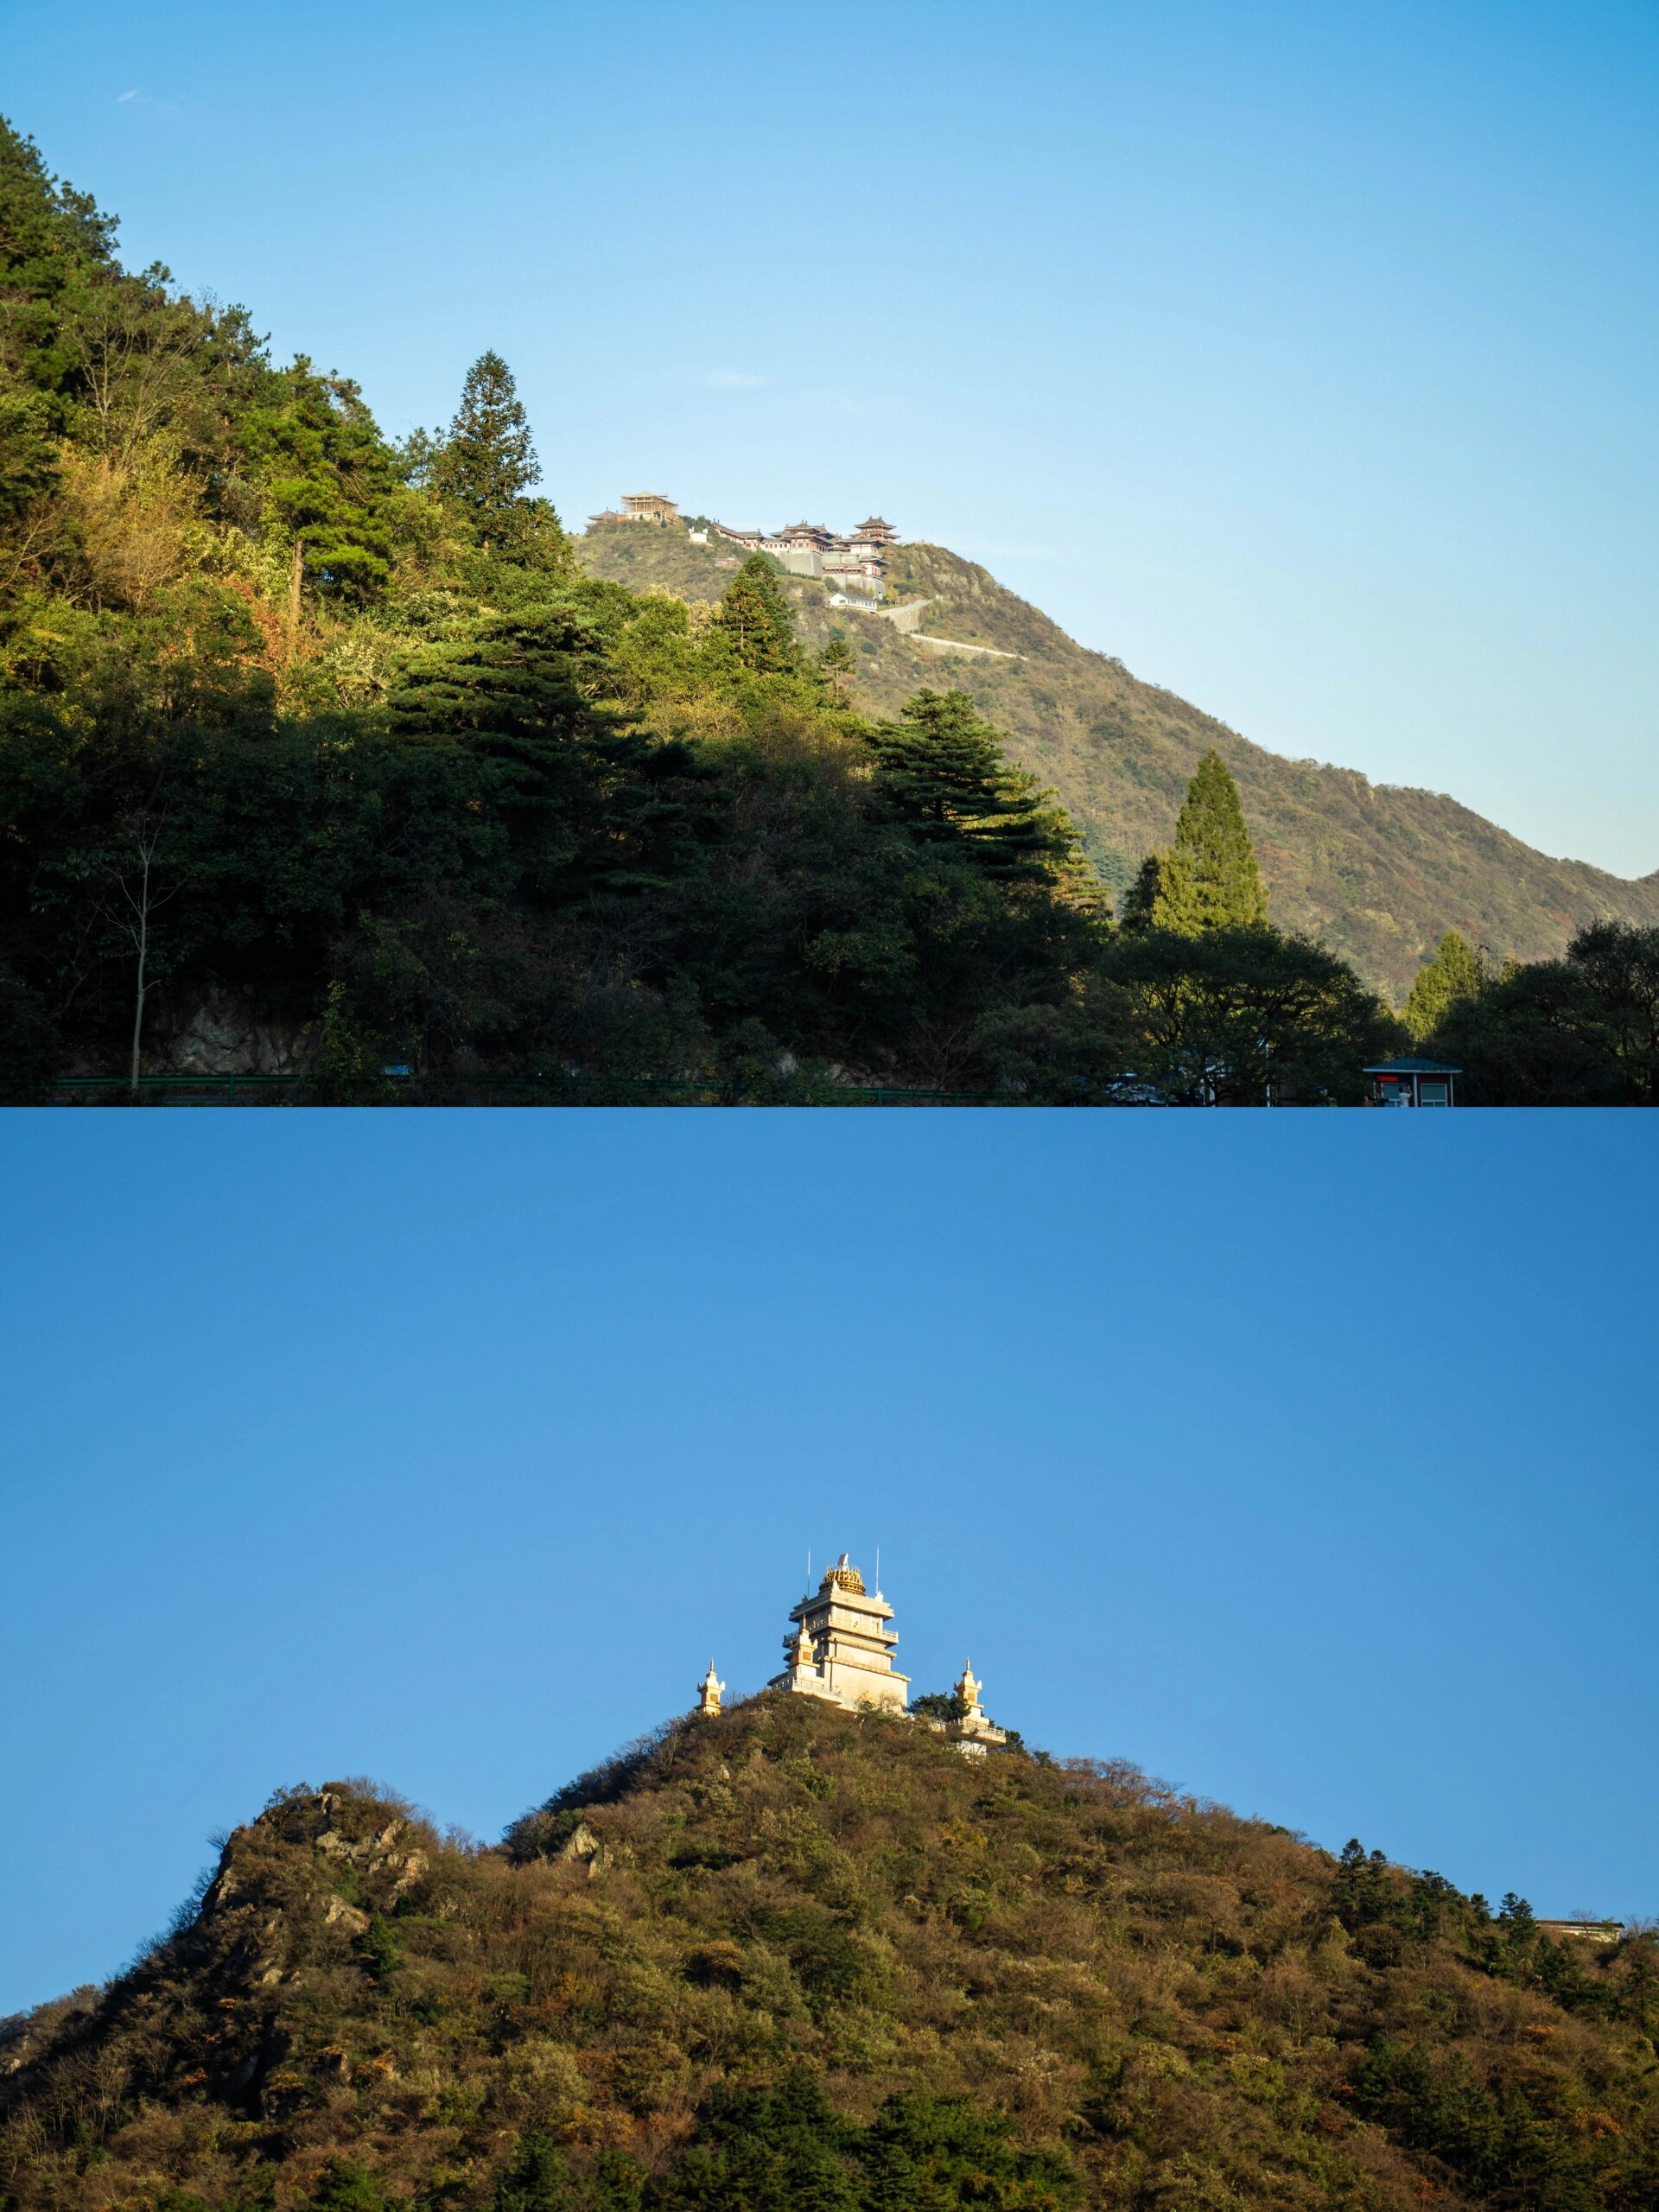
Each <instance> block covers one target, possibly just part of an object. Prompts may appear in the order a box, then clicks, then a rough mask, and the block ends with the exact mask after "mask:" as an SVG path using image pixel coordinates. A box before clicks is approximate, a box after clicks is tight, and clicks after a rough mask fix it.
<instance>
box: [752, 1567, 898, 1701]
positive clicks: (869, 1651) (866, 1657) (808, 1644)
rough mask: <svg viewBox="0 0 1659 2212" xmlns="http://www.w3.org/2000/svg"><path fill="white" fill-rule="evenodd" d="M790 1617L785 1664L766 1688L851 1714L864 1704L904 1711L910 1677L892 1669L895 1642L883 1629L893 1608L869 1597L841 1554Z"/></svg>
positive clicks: (891, 1632) (890, 1631) (876, 1597)
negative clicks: (842, 1708) (826, 1702)
mask: <svg viewBox="0 0 1659 2212" xmlns="http://www.w3.org/2000/svg"><path fill="white" fill-rule="evenodd" d="M789 1618H791V1620H792V1621H793V1622H795V1624H796V1632H795V1634H794V1635H793V1636H786V1637H785V1638H784V1655H785V1658H786V1659H787V1660H788V1662H789V1663H788V1665H787V1666H786V1667H785V1669H784V1671H783V1673H782V1674H781V1675H774V1676H773V1677H772V1681H771V1682H770V1683H769V1684H768V1685H767V1687H768V1688H771V1689H775V1690H794V1691H796V1692H798V1694H800V1695H802V1696H804V1697H822V1698H828V1699H829V1701H830V1702H831V1703H832V1704H834V1705H844V1706H848V1707H850V1708H851V1709H852V1710H853V1711H854V1712H856V1711H857V1710H858V1708H859V1707H861V1706H866V1705H873V1706H878V1707H882V1708H884V1709H885V1710H887V1711H888V1712H892V1713H903V1712H904V1711H905V1709H906V1705H907V1704H908V1702H909V1696H910V1677H909V1675H900V1674H896V1673H895V1672H894V1670H893V1649H894V1647H895V1646H896V1645H897V1643H898V1642H899V1638H898V1636H897V1634H896V1633H895V1631H894V1630H893V1629H892V1628H890V1627H889V1626H888V1623H889V1622H890V1621H891V1620H892V1618H893V1607H892V1606H891V1605H888V1603H887V1599H885V1598H884V1597H883V1596H882V1595H881V1592H880V1591H879V1590H878V1591H876V1592H874V1595H872V1594H871V1592H868V1591H867V1590H866V1589H865V1587H864V1578H863V1576H862V1575H861V1573H859V1571H858V1569H857V1568H856V1567H851V1566H849V1564H848V1560H847V1554H846V1553H845V1552H842V1555H841V1557H840V1558H839V1559H838V1560H836V1564H835V1565H834V1566H833V1567H831V1568H830V1570H829V1573H828V1574H826V1575H825V1576H824V1578H823V1581H822V1582H821V1583H820V1584H819V1585H818V1587H817V1592H816V1593H815V1594H813V1595H812V1596H810V1597H806V1598H803V1599H801V1602H800V1604H799V1605H797V1606H796V1607H795V1608H794V1610H793V1611H791V1614H790V1617H789Z"/></svg>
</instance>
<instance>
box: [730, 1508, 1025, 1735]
mask: <svg viewBox="0 0 1659 2212" xmlns="http://www.w3.org/2000/svg"><path fill="white" fill-rule="evenodd" d="M789 1618H790V1619H791V1622H792V1623H793V1624H794V1627H793V1630H792V1632H791V1634H790V1635H788V1636H786V1637H785V1638H784V1658H785V1667H784V1671H783V1673H782V1674H781V1675H773V1676H772V1680H771V1681H769V1682H768V1683H767V1684H766V1688H768V1689H772V1690H788V1691H790V1692H791V1693H792V1694H794V1695H796V1696H798V1697H817V1698H823V1700H825V1701H826V1702H827V1703H828V1704H830V1705H840V1706H844V1707H847V1709H848V1710H849V1712H852V1713H867V1712H877V1713H899V1714H903V1715H904V1716H905V1717H906V1719H925V1722H926V1725H927V1726H929V1727H930V1728H931V1729H933V1730H935V1731H936V1732H938V1734H939V1735H942V1736H944V1737H945V1738H947V1739H948V1740H949V1741H950V1743H952V1744H954V1745H956V1747H957V1750H958V1751H962V1752H964V1753H965V1754H966V1755H967V1756H968V1757H969V1758H983V1757H984V1756H985V1754H986V1752H987V1751H995V1750H997V1749H998V1748H1000V1747H1001V1745H1004V1744H1006V1743H1007V1740H1008V1738H1007V1732H1006V1731H1005V1730H1003V1729H1001V1728H998V1727H997V1726H995V1724H994V1723H993V1722H992V1720H991V1719H990V1718H989V1716H988V1714H987V1713H986V1712H985V1711H984V1709H983V1707H982V1706H981V1704H980V1701H979V1694H980V1691H981V1689H982V1688H983V1684H982V1683H981V1682H980V1681H978V1680H977V1679H976V1675H975V1674H974V1670H973V1669H972V1667H971V1666H964V1667H963V1670H962V1673H961V1675H960V1676H959V1677H958V1679H957V1681H956V1683H955V1684H954V1685H953V1688H952V1699H953V1700H954V1707H955V1709H954V1710H953V1711H950V1712H946V1713H938V1712H937V1711H936V1712H926V1713H918V1714H913V1715H912V1713H911V1711H910V1677H909V1675H901V1674H899V1672H898V1671H897V1669H895V1668H894V1666H893V1651H894V1649H895V1648H896V1646H897V1644H898V1642H899V1637H898V1633H897V1631H896V1630H894V1629H893V1626H892V1621H893V1607H892V1606H891V1605H888V1603H887V1599H885V1598H884V1597H883V1596H882V1595H881V1592H880V1591H879V1590H876V1591H874V1592H872V1591H868V1590H867V1589H866V1588H865V1587H864V1578H863V1576H862V1575H861V1573H859V1571H858V1569H857V1568H856V1567H854V1566H853V1565H852V1564H851V1563H850V1561H849V1559H848V1557H847V1554H846V1553H845V1552H842V1555H841V1557H840V1558H839V1559H838V1560H836V1563H835V1565H834V1566H833V1567H831V1568H830V1569H829V1573H827V1574H826V1575H825V1576H824V1578H823V1581H822V1582H820V1583H819V1585H818V1586H817V1590H816V1591H813V1592H809V1593H808V1595H807V1596H805V1597H804V1598H803V1599H801V1601H800V1603H799V1604H798V1605H795V1606H794V1607H792V1608H791V1611H790V1616H789ZM725 1688H726V1685H725V1683H724V1682H722V1681H720V1680H719V1679H718V1677H717V1676H716V1675H715V1662H714V1661H713V1660H712V1659H711V1660H710V1661H709V1672H708V1674H707V1675H705V1676H704V1677H703V1679H702V1681H701V1682H699V1684H698V1685H697V1711H698V1712H699V1713H702V1714H706V1715H708V1716H709V1717H710V1718H712V1717H713V1716H714V1715H715V1714H716V1713H719V1711H720V1709H721V1706H720V1700H721V1693H722V1692H723V1691H724V1689H725ZM943 1702H944V1700H933V1703H934V1705H935V1706H936V1707H938V1706H939V1705H941V1704H943Z"/></svg>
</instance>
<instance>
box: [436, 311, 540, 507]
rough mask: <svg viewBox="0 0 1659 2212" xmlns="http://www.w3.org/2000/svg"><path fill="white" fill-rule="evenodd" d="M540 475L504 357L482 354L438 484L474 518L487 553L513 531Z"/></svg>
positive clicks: (470, 373) (440, 462) (439, 466)
mask: <svg viewBox="0 0 1659 2212" xmlns="http://www.w3.org/2000/svg"><path fill="white" fill-rule="evenodd" d="M541 473H542V469H541V463H540V462H539V461H537V458H536V448H535V447H534V446H533V445H532V444H531V437H530V424H529V423H528V422H527V421H526V420H525V417H524V408H523V406H522V405H521V404H519V399H518V386H517V385H515V384H514V382H513V380H512V370H511V369H510V368H509V367H508V366H507V365H506V363H505V361H504V360H503V359H501V356H500V355H499V353H480V355H479V357H478V359H477V360H475V361H474V363H473V365H472V367H471V368H470V369H468V370H467V381H466V384H465V385H463V386H462V388H461V405H460V406H459V407H458V408H457V409H456V410H455V419H454V422H453V423H451V424H450V425H449V435H448V441H447V442H446V443H445V445H444V447H443V450H442V453H441V454H439V455H438V457H437V460H436V462H435V466H434V467H433V471H432V474H433V480H434V481H435V484H436V485H437V487H438V489H439V490H440V491H441V492H442V493H444V494H445V496H446V497H447V498H448V499H453V500H454V502H455V503H456V505H458V506H461V507H463V508H464V509H465V510H466V511H467V513H468V514H469V515H470V516H471V517H472V518H473V520H474V523H475V524H476V525H477V527H478V531H479V534H480V537H482V538H483V540H484V543H485V545H486V547H487V546H488V545H489V544H490V543H491V542H492V539H495V540H497V541H499V539H500V537H501V536H502V534H503V531H504V529H505V528H507V527H510V525H511V524H512V520H513V518H514V517H515V511H516V510H517V508H518V503H519V502H520V500H521V499H523V497H524V493H526V492H527V491H528V490H529V488H530V486H531V485H532V484H534V483H536V482H537V480H538V479H539V478H540V476H541Z"/></svg>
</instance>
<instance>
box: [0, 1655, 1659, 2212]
mask: <svg viewBox="0 0 1659 2212" xmlns="http://www.w3.org/2000/svg"><path fill="white" fill-rule="evenodd" d="M1656 2035H1659V1948H1656V1942H1655V1938H1654V1937H1653V1936H1652V1935H1651V1934H1642V1933H1634V1932H1632V1933H1631V1934H1630V1935H1628V1936H1626V1937H1625V1938H1624V1940H1623V1941H1621V1942H1618V1943H1616V1944H1614V1945H1611V1946H1608V1947H1605V1948H1602V1947H1599V1946H1595V1945H1591V1944H1587V1943H1584V1942H1577V1941H1574V1940H1573V1939H1570V1938H1569V1939H1566V1940H1564V1941H1562V1942H1551V1941H1549V1940H1548V1938H1547V1937H1546V1936H1543V1935H1542V1934H1541V1931H1540V1930H1539V1929H1538V1928H1537V1927H1536V1925H1535V1923H1534V1921H1533V1919H1532V1916H1531V1914H1530V1912H1529V1909H1528V1907H1527V1906H1526V1904H1524V1903H1523V1902H1522V1900H1520V1899H1518V1898H1515V1897H1509V1898H1506V1899H1505V1900H1504V1902H1503V1906H1502V1907H1501V1908H1500V1909H1499V1910H1497V1912H1496V1913H1495V1912H1494V1911H1493V1910H1492V1909H1491V1906H1489V1905H1488V1904H1487V1903H1486V1902H1485V1901H1484V1899H1481V1898H1479V1897H1464V1896H1461V1895H1459V1893H1458V1891H1456V1890H1455V1889H1454V1888H1453V1887H1452V1885H1451V1884H1450V1883H1449V1882H1446V1880H1444V1879H1442V1878H1440V1876H1438V1875H1435V1874H1433V1873H1422V1872H1419V1873H1414V1872H1409V1871H1408V1870H1406V1869H1403V1868H1401V1867H1398V1866H1392V1865H1390V1864H1389V1863H1388V1862H1387V1860H1386V1859H1385V1858H1384V1856H1383V1853H1381V1852H1380V1851H1372V1852H1370V1853H1367V1852H1365V1851H1364V1850H1363V1849H1362V1848H1361V1847H1359V1846H1358V1845H1357V1844H1355V1845H1351V1846H1350V1847H1348V1848H1347V1849H1346V1850H1344V1852H1343V1853H1342V1854H1341V1856H1340V1857H1339V1858H1333V1857H1332V1856H1331V1855H1329V1854H1327V1853H1325V1852H1322V1851H1319V1850H1317V1849H1314V1848H1313V1847H1310V1846H1309V1845H1308V1844H1306V1842H1304V1841H1303V1840H1300V1838H1298V1837H1296V1836H1294V1835H1292V1834H1287V1832H1286V1831H1285V1830H1284V1829H1282V1828H1277V1827H1272V1826H1270V1825H1268V1824H1267V1823H1265V1822H1263V1821H1255V1820H1243V1819H1240V1818H1238V1817H1236V1815H1233V1814H1231V1813H1230V1812H1227V1811H1225V1810H1224V1809H1223V1808H1218V1807H1216V1806H1213V1805H1207V1804H1203V1803H1200V1802H1194V1801H1193V1800H1192V1799H1189V1798H1185V1797H1183V1796H1178V1795H1175V1794H1173V1793H1172V1792H1171V1791H1169V1790H1167V1789H1164V1788H1162V1787H1160V1786H1159V1785H1157V1784H1154V1783H1148V1782H1147V1781H1146V1780H1145V1779H1144V1778H1143V1777H1141V1776H1140V1775H1138V1774H1136V1773H1135V1772H1134V1771H1133V1770H1129V1769H1128V1768H1125V1767H1122V1766H1121V1765H1117V1764H1111V1763H1108V1764H1093V1763H1090V1762H1078V1761H1072V1762H1065V1763H1061V1764H1057V1763H1054V1762H1052V1761H1050V1760H1048V1759H1046V1758H1042V1757H1030V1756H1027V1754H1026V1753H1025V1752H1023V1751H1007V1752H1003V1753H997V1754H993V1755H992V1756H991V1757H990V1758H987V1759H984V1760H982V1761H969V1760H966V1759H963V1758H960V1757H958V1756H957V1753H956V1752H955V1751H954V1750H953V1749H952V1748H951V1747H950V1745H948V1744H946V1743H945V1742H944V1741H943V1740H942V1739H941V1738H938V1736H935V1735H932V1734H931V1733H929V1732H927V1731H926V1730H925V1728H923V1727H921V1726H918V1725H916V1724H915V1723H914V1722H912V1721H906V1720H904V1719H885V1718H880V1717H876V1716H869V1717H859V1716H855V1715H853V1714H849V1713H843V1712H842V1711H840V1710H838V1709H836V1708H835V1707H827V1706H823V1705H820V1704H819V1703H817V1701H816V1700H809V1699H804V1698H791V1697H790V1696H788V1695H787V1694H779V1693H769V1694H765V1695H763V1696H762V1697H760V1698H759V1699H756V1700H751V1701H750V1702H749V1703H747V1705H744V1706H742V1707H739V1708H737V1709H736V1710H734V1711H733V1712H731V1713H727V1714H726V1715H725V1716H723V1717H721V1718H719V1719H712V1720H702V1719H691V1720H689V1721H683V1722H680V1723H677V1724H676V1725H675V1726H672V1727H671V1728H670V1729H669V1730H667V1731H666V1732H664V1733H663V1734H662V1735H660V1736H659V1737H658V1738H656V1739H654V1740H653V1741H652V1742H651V1743H648V1744H646V1745H644V1746H643V1747H641V1748H639V1749H638V1750H636V1751H633V1752H632V1753H630V1754H628V1755H626V1756H625V1757H623V1758H620V1760H619V1761H617V1762H616V1763H615V1764H613V1765H612V1766H610V1767H608V1768H606V1769H604V1770H601V1771H599V1772H596V1773H594V1774H589V1775H587V1776H584V1777H582V1778H581V1779H580V1780H579V1781H577V1782H575V1783H572V1784H571V1785H569V1787H568V1788H566V1789H563V1790H561V1791H559V1792H558V1793H557V1794H556V1796H553V1797H552V1798H550V1800H549V1801H548V1802H547V1804H546V1805H545V1806H544V1807H543V1808H542V1809H541V1810H539V1811H538V1812H537V1813H534V1814H532V1815H527V1816H526V1817H525V1818H524V1820H522V1821H519V1822H518V1824H517V1825H516V1826H515V1827H513V1828H512V1830H511V1831H510V1832H509V1834H507V1836H506V1838H505V1840H504V1842H503V1843H501V1844H500V1845H499V1846H496V1847H492V1848H489V1849H483V1848H480V1847H477V1846H475V1845H474V1844H472V1843H470V1842H468V1841H467V1840H464V1839H460V1838H457V1837H454V1836H453V1835H452V1836H450V1837H448V1838H443V1837H441V1836H440V1834H438V1833H437V1832H436V1831H435V1829H434V1828H433V1827H432V1826H431V1825H430V1824H429V1822H427V1821H424V1820H423V1819H422V1818H420V1817H418V1816H417V1815H413V1814H412V1813H411V1812H410V1808H408V1807H407V1806H405V1805H404V1804H402V1803H401V1802H398V1801H397V1800H396V1799H392V1798H388V1797H387V1796H385V1793H384V1792H378V1791H375V1790H373V1789H371V1788H370V1787H369V1786H368V1785H365V1784H353V1783H331V1784H329V1785H328V1786H327V1788H326V1789H322V1790H321V1791H315V1790H313V1789H309V1788H308V1787H303V1786H301V1787H296V1788H294V1789H285V1790H281V1791H279V1792H278V1793H277V1796H275V1797H273V1798H272V1800H271V1802H270V1806H269V1808H267V1809H266V1811H265V1812H264V1814H263V1815H261V1816H260V1817H259V1818H258V1819H257V1820H256V1821H252V1822H251V1824H250V1825H249V1826H247V1827H241V1828H238V1829H237V1831H236V1832H235V1834H232V1836H231V1837H230V1838H229V1839H228V1840H227V1841H226V1843H225V1845H224V1848H223V1851H222V1853H221V1854H220V1856H219V1863H218V1865H217V1867H216V1868H215V1869H213V1872H212V1876H211V1879H210V1880H209V1881H207V1884H206V1885H205V1887H204V1889H203V1891H202V1892H201V1893H200V1898H199V1901H197V1902H195V1903H193V1904H191V1905H190V1906H188V1907H187V1908H186V1910H184V1911H183V1912H182V1913H181V1916H180V1918H179V1921H178V1923H177V1925H176V1927H175V1929H174V1930H173V1932H171V1933H170V1934H169V1935H168V1936H167V1937H166V1938H165V1939H163V1940H162V1941H161V1942H158V1943H157V1944H156V1946H155V1947H154V1948H151V1949H150V1950H149V1951H148V1952H147V1953H146V1954H144V1955H143V1956H142V1957H141V1958H140V1959H139V1960H138V1961H137V1963H136V1964H135V1965H134V1966H133V1967H131V1968H130V1969H129V1970H128V1971H127V1972H126V1973H125V1974H123V1975H122V1976H120V1977H119V1978H118V1980H115V1981H114V1982H112V1983H111V1984H110V1985H109V1986H107V1987H106V1988H105V1989H102V1990H98V1989H86V1990H82V1991H79V1992H77V1993H75V1994H73V1996H70V1997H67V1998H66V1999H63V2000H62V2001H61V2002H60V2003H57V2004H54V2005H47V2006H44V2007H42V2008H41V2010H40V2011H39V2012H36V2013H34V2014H32V2015H28V2016H24V2017H22V2018H18V2019H16V2020H14V2021H12V2022H10V2023H8V2024H6V2025H5V2027H4V2028H3V2031H0V2114H3V2120H0V2189H3V2190H4V2191H5V2193H6V2202H7V2204H8V2206H9V2207H10V2208H14V2209H15V2212H113V2208H121V2212H253V2209H254V2208H266V2207H269V2208H272V2212H289V2208H296V2212H396V2208H401V2207H405V2206H407V2207H411V2208H416V2212H438V2209H439V2208H443V2209H444V2212H579V2208H586V2209H587V2212H624V2208H641V2207H645V2208H652V2212H952V2208H957V2207H962V2208H966V2207H969V2206H973V2207H980V2208H997V2207H1001V2208H1003V2212H1051V2208H1061V2207H1079V2208H1081V2207H1090V2206H1100V2207H1109V2208H1122V2212H1247V2208H1248V2212H1268V2208H1276V2209H1277V2212H1316V2208H1317V2212H1421V2207H1423V2206H1425V2205H1432V2206H1439V2207H1443V2208H1445V2212H1460V2208H1474V2207H1491V2208H1495V2209H1496V2208H1503V2212H1650V2208H1651V2207H1652V2205H1653V2204H1654V2203H1655V2202H1659V2068H1656V2063H1655V2056H1654V2039H1655V2037H1656Z"/></svg>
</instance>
